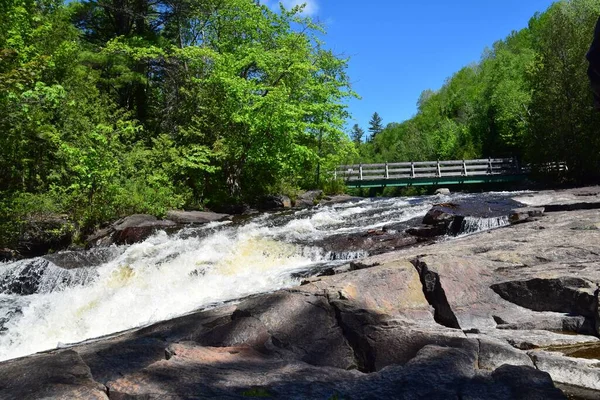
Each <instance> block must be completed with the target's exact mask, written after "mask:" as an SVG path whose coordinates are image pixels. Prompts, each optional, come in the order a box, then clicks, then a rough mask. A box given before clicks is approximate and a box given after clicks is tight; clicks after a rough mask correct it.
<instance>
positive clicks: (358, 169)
mask: <svg viewBox="0 0 600 400" xmlns="http://www.w3.org/2000/svg"><path fill="white" fill-rule="evenodd" d="M542 169H544V170H545V171H547V172H550V171H554V172H561V171H566V170H567V166H566V164H565V163H549V164H545V165H544V166H542ZM531 170H532V167H531V166H521V165H519V163H518V162H517V160H516V159H515V158H487V159H479V160H451V161H420V162H402V163H385V164H356V165H342V166H340V167H338V168H337V169H336V170H335V172H334V174H335V177H336V178H337V179H343V180H344V181H345V182H346V186H348V187H355V188H360V187H363V188H371V187H385V186H448V185H463V184H474V183H499V182H515V181H519V180H523V179H525V178H526V177H527V176H528V175H529V173H530V172H531Z"/></svg>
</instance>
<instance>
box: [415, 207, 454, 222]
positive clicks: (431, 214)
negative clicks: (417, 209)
mask: <svg viewBox="0 0 600 400" xmlns="http://www.w3.org/2000/svg"><path fill="white" fill-rule="evenodd" d="M456 207H457V206H456V205H454V204H444V205H438V206H434V207H433V208H432V209H431V210H429V211H428V212H427V214H425V217H423V224H425V225H446V226H447V225H449V224H450V223H451V222H452V221H453V220H454V217H455V216H456V214H454V212H453V211H452V210H453V209H454V208H456Z"/></svg>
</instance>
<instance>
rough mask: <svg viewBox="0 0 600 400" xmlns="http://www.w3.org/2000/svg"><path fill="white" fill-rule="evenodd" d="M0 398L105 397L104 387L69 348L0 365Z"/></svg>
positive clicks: (105, 399) (15, 399)
mask: <svg viewBox="0 0 600 400" xmlns="http://www.w3.org/2000/svg"><path fill="white" fill-rule="evenodd" d="M0 397H2V399H5V400H35V399H41V398H44V399H86V400H88V399H97V400H101V399H102V400H108V396H107V395H106V388H105V387H104V386H103V385H101V384H99V383H98V382H96V381H94V379H93V377H92V374H91V373H90V369H89V368H88V366H87V365H86V364H85V363H84V362H83V360H82V359H81V357H80V356H79V355H78V354H77V353H76V352H75V351H72V350H66V351H60V352H55V353H48V354H42V355H38V356H33V357H27V358H21V359H18V360H14V361H7V362H4V363H1V364H0Z"/></svg>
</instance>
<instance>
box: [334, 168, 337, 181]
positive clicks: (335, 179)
mask: <svg viewBox="0 0 600 400" xmlns="http://www.w3.org/2000/svg"><path fill="white" fill-rule="evenodd" d="M333 180H334V181H337V169H334V170H333Z"/></svg>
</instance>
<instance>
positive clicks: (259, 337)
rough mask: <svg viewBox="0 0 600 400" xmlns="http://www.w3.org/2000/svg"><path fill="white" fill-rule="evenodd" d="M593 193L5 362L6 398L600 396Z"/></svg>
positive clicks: (599, 238) (0, 389)
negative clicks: (515, 219) (296, 282)
mask: <svg viewBox="0 0 600 400" xmlns="http://www.w3.org/2000/svg"><path fill="white" fill-rule="evenodd" d="M559 194H560V196H563V195H565V194H564V193H562V192H560V193H559ZM546 195H547V194H546V193H544V194H543V196H546ZM536 196H538V197H536ZM539 196H542V195H534V194H532V195H527V200H528V204H530V205H532V206H545V205H547V204H550V203H554V206H555V207H558V206H557V205H556V204H559V200H560V199H558V200H557V196H555V197H553V198H550V197H548V198H546V199H545V200H544V198H541V197H539ZM592 197H594V196H591V195H590V196H586V201H585V204H587V205H586V206H582V207H578V206H577V204H579V203H577V202H576V203H573V204H575V205H574V206H569V209H571V210H572V211H557V212H552V213H546V214H545V215H544V216H541V214H540V212H539V210H538V209H536V210H534V211H532V213H533V215H530V213H529V211H527V212H525V211H523V212H522V213H521V214H520V215H521V217H522V218H520V221H519V222H524V221H525V222H527V223H519V224H516V225H512V226H508V227H505V228H502V229H496V230H492V231H489V232H487V233H482V234H478V235H472V236H467V237H462V238H458V239H454V240H451V241H445V242H439V243H435V244H433V245H428V246H421V247H412V248H407V249H404V250H400V251H396V252H391V253H386V254H380V255H377V256H373V257H370V258H368V259H365V260H363V261H361V263H360V264H356V263H355V264H353V266H352V267H351V268H348V269H347V271H348V272H343V273H338V274H334V275H331V276H323V277H315V278H310V279H308V280H305V281H304V282H303V284H302V285H301V286H298V287H296V288H292V289H286V290H281V291H278V292H275V293H270V294H263V295H258V296H254V297H251V298H248V299H245V300H243V301H241V302H239V303H237V304H230V305H224V306H221V307H218V308H215V309H212V310H204V311H199V312H196V313H193V314H190V315H186V316H183V317H179V318H176V319H173V320H170V321H165V322H161V323H158V324H154V325H152V326H148V327H145V328H142V329H138V330H135V331H130V332H126V333H124V334H121V335H117V336H114V337H109V338H103V339H101V340H98V341H94V342H88V343H83V344H79V345H76V346H73V347H70V348H68V349H60V350H56V351H51V352H47V353H43V354H37V355H33V356H29V357H25V358H22V359H17V360H11V361H7V362H4V363H1V364H0V393H1V397H2V398H3V399H37V398H65V399H66V398H69V399H72V398H85V399H87V398H89V399H107V398H110V399H167V398H168V399H203V398H223V399H238V398H239V399H241V398H248V397H265V398H281V399H305V398H310V399H347V398H352V399H379V398H390V399H544V400H550V399H564V398H567V395H568V396H572V397H571V398H581V399H586V398H589V399H597V398H599V397H600V339H599V338H598V337H599V334H600V310H599V305H598V304H599V299H598V297H599V292H600V290H599V289H598V282H600V213H599V212H598V211H594V210H591V208H594V207H592V206H590V205H589V204H590V203H593V202H594V201H593V200H592ZM595 197H598V196H597V195H596V196H595ZM549 199H550V200H551V201H548V200H549ZM580 203H581V204H583V203H582V202H580ZM596 204H597V205H599V206H600V201H597V202H596ZM581 208H583V209H581ZM596 208H597V207H596ZM525 215H526V216H527V217H525Z"/></svg>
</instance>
